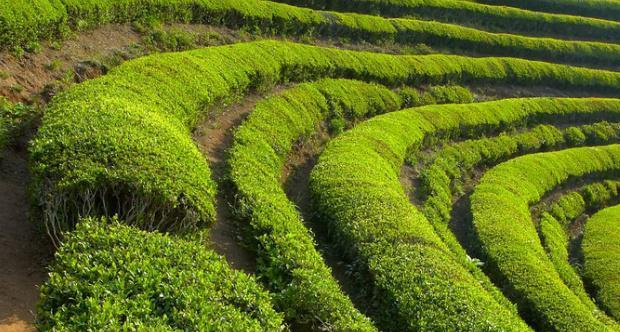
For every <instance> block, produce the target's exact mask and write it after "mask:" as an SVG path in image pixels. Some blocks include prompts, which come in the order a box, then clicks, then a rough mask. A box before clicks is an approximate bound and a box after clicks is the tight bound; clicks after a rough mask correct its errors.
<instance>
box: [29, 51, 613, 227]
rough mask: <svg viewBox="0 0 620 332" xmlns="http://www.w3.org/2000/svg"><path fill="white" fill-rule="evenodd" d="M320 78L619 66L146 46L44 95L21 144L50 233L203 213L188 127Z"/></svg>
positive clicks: (208, 217)
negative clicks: (224, 108) (251, 97)
mask: <svg viewBox="0 0 620 332" xmlns="http://www.w3.org/2000/svg"><path fill="white" fill-rule="evenodd" d="M319 77H351V78H363V79H365V80H368V81H375V82H379V83H383V84H387V85H397V84H419V83H439V82H442V83H443V82H451V81H452V82H468V81H476V82H488V83H495V82H504V81H510V82H511V83H512V84H531V85H535V84H543V83H544V84H545V85H548V86H557V87H570V88H581V89H585V90H601V91H620V74H618V73H613V72H606V71H600V70H592V69H585V68H573V67H568V66H563V65H554V64H548V63H541V62H531V61H526V60H518V59H510V58H508V59H504V58H465V57H459V56H445V55H428V56H394V55H385V54H374V53H366V52H352V51H342V50H335V49H325V48H318V47H313V46H304V45H299V44H293V43H286V42H276V41H264V42H254V43H246V44H237V45H231V46H222V47H217V48H207V49H202V50H196V51H190V52H184V53H173V54H161V55H154V56H148V57H144V58H141V59H138V60H134V61H131V62H128V63H126V64H124V65H121V66H119V67H117V68H115V69H114V70H112V71H111V72H110V73H109V74H108V75H106V76H104V77H101V78H99V79H95V80H92V81H87V82H85V83H83V84H80V85H77V86H75V87H74V88H72V89H70V90H69V91H67V92H66V93H64V94H62V95H60V96H58V97H56V98H55V99H54V102H53V103H52V105H51V106H50V107H49V108H48V110H47V111H46V114H45V116H44V118H43V124H42V126H41V128H40V129H39V132H38V134H37V137H36V139H35V142H34V144H33V145H32V147H31V150H30V151H31V159H32V165H33V167H32V171H33V178H34V181H33V188H32V189H33V193H34V195H33V198H34V200H35V201H34V202H33V203H34V206H35V207H36V208H37V210H38V211H39V213H41V216H42V218H43V220H44V221H45V223H46V225H47V226H48V227H49V232H50V233H52V235H53V236H54V235H55V234H57V233H58V230H59V229H70V228H71V227H72V225H73V224H74V223H75V221H76V218H77V217H78V216H88V215H106V216H112V215H114V214H119V216H120V217H121V219H123V220H125V221H127V222H129V223H131V224H135V225H139V226H141V227H142V228H144V229H149V230H150V229H162V230H190V229H194V228H196V227H199V226H201V225H206V224H209V223H210V222H211V221H212V220H213V216H214V212H215V211H214V207H213V197H214V191H215V185H214V183H213V181H212V180H211V177H210V171H209V169H208V167H207V164H206V162H205V161H204V159H203V156H202V155H201V153H200V151H199V150H198V149H197V147H196V146H195V145H194V143H193V141H192V140H191V138H190V128H192V127H193V125H194V124H195V123H196V122H197V121H198V120H199V119H200V118H201V117H204V116H205V115H206V114H207V113H208V112H209V109H211V108H212V107H214V106H219V105H222V104H226V103H229V102H230V101H232V100H234V99H235V98H238V97H239V96H241V95H243V94H245V93H246V92H247V91H249V90H256V89H266V88H268V87H270V86H273V85H275V84H278V83H281V82H288V81H304V80H309V79H314V78H319ZM69 202H71V204H68V203H69Z"/></svg>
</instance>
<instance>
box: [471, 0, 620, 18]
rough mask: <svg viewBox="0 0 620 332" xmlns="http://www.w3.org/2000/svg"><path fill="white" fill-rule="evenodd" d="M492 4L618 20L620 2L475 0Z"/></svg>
mask: <svg viewBox="0 0 620 332" xmlns="http://www.w3.org/2000/svg"><path fill="white" fill-rule="evenodd" d="M475 1H477V2H481V3H487V4H492V5H504V6H511V7H518V8H524V9H529V10H537V11H544V12H552V13H564V14H571V15H582V16H591V17H598V18H603V19H608V20H613V21H620V2H618V1H617V0H588V1H580V0H475Z"/></svg>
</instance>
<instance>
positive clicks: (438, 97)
mask: <svg viewBox="0 0 620 332" xmlns="http://www.w3.org/2000/svg"><path fill="white" fill-rule="evenodd" d="M398 94H399V95H400V97H401V98H402V102H403V107H404V108H406V107H416V106H423V105H434V104H452V103H454V104H465V103H471V102H473V101H474V95H473V94H472V93H471V91H469V90H468V89H467V88H464V87H462V86H458V85H446V86H444V85H433V86H430V87H428V88H427V89H426V90H424V91H419V90H418V89H414V88H411V87H403V88H401V89H399V91H398Z"/></svg>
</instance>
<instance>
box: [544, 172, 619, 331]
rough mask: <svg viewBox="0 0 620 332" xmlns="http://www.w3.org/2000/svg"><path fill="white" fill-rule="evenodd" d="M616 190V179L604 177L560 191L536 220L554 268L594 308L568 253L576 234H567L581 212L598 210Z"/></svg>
mask: <svg viewBox="0 0 620 332" xmlns="http://www.w3.org/2000/svg"><path fill="white" fill-rule="evenodd" d="M619 190H620V182H619V181H610V180H607V181H603V182H596V183H592V184H588V185H586V186H584V187H581V188H579V189H578V190H575V191H571V192H568V193H566V194H564V195H562V196H561V197H560V198H559V199H557V200H555V201H553V202H552V203H550V204H549V206H546V207H544V212H543V213H542V214H541V216H540V218H539V219H540V220H539V222H538V232H539V234H540V239H541V242H542V244H543V247H544V248H545V250H546V251H547V254H548V256H549V259H550V260H551V262H552V263H553V265H554V266H555V269H556V271H558V274H559V275H560V277H561V278H562V280H563V281H564V283H565V284H566V285H567V286H568V287H569V288H570V289H571V290H572V291H573V292H574V293H575V295H577V296H578V297H579V298H580V300H581V301H582V302H583V303H584V304H586V305H588V306H589V307H590V308H591V309H592V310H593V311H595V312H597V311H598V308H597V307H596V305H595V304H594V302H593V301H592V300H591V299H590V295H589V294H588V293H587V292H586V289H585V287H584V284H583V281H582V279H581V277H580V276H579V274H578V272H577V271H576V270H575V268H574V267H573V265H571V263H574V261H573V259H574V257H573V258H572V259H571V257H570V254H569V241H571V240H573V241H574V240H575V238H573V236H574V235H571V234H570V232H569V227H570V226H571V224H572V223H574V222H575V221H576V219H577V218H578V217H581V216H582V215H583V214H584V213H586V212H590V211H596V210H599V209H601V207H603V206H606V205H607V204H609V202H611V201H613V200H614V199H616V198H617V197H618V192H619ZM600 318H601V319H606V320H607V321H609V318H608V317H604V316H603V315H600Z"/></svg>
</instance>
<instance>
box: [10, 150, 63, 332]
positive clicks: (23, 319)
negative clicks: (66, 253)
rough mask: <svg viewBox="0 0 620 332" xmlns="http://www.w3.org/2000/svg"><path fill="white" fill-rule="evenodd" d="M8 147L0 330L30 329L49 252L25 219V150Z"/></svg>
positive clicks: (49, 247) (44, 238)
mask: <svg viewBox="0 0 620 332" xmlns="http://www.w3.org/2000/svg"><path fill="white" fill-rule="evenodd" d="M17 149H18V150H19V151H13V150H12V149H9V150H8V151H5V153H4V154H3V155H2V156H3V157H2V160H1V161H0V229H1V231H0V267H1V268H2V273H0V331H7V332H8V331H32V330H34V328H33V327H32V325H31V323H32V321H33V319H34V313H33V311H34V308H35V305H36V302H37V300H38V296H39V294H38V288H37V287H38V286H40V285H41V284H42V283H43V282H44V281H45V278H46V271H45V266H46V265H47V263H48V262H49V260H50V258H51V253H52V252H53V250H52V247H51V245H50V243H49V241H48V240H47V237H46V236H45V235H43V233H42V232H41V231H40V230H38V229H37V227H36V226H35V225H34V224H33V223H31V221H30V220H28V205H27V203H26V202H27V197H26V186H27V181H28V172H27V167H26V152H25V150H24V148H23V147H19V148H17Z"/></svg>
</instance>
